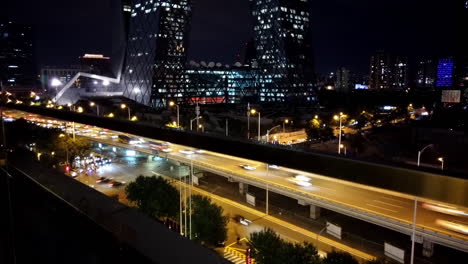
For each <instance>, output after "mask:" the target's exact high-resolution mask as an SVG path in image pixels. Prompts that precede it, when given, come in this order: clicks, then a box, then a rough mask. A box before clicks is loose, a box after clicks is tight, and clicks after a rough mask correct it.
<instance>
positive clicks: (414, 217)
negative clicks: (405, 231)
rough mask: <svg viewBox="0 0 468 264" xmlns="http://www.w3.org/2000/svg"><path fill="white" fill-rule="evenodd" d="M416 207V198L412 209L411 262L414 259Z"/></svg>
mask: <svg viewBox="0 0 468 264" xmlns="http://www.w3.org/2000/svg"><path fill="white" fill-rule="evenodd" d="M417 209H418V198H415V199H414V211H413V232H412V234H411V260H410V263H411V264H413V261H414V240H415V238H416V212H417Z"/></svg>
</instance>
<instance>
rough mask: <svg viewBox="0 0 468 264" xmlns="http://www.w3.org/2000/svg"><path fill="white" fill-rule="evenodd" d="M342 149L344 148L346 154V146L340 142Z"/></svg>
mask: <svg viewBox="0 0 468 264" xmlns="http://www.w3.org/2000/svg"><path fill="white" fill-rule="evenodd" d="M340 149H343V150H344V154H345V156H346V146H345V145H344V144H340Z"/></svg>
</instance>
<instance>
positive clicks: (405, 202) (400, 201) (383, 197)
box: [380, 196, 412, 204]
mask: <svg viewBox="0 0 468 264" xmlns="http://www.w3.org/2000/svg"><path fill="white" fill-rule="evenodd" d="M380 198H382V199H386V200H391V201H395V202H399V203H404V204H411V203H412V202H408V201H402V200H397V199H393V198H389V197H385V196H382V197H380Z"/></svg>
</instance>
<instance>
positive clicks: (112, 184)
mask: <svg viewBox="0 0 468 264" xmlns="http://www.w3.org/2000/svg"><path fill="white" fill-rule="evenodd" d="M124 184H125V182H120V181H110V182H109V183H108V185H109V186H110V187H119V186H122V185H124Z"/></svg>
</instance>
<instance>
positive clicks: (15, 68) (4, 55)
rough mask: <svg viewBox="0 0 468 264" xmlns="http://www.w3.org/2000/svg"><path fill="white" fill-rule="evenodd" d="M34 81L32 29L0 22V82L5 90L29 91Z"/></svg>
mask: <svg viewBox="0 0 468 264" xmlns="http://www.w3.org/2000/svg"><path fill="white" fill-rule="evenodd" d="M35 80H36V73H35V66H34V59H33V43H32V27H30V26H28V25H21V24H17V23H13V22H10V21H7V22H1V21H0V82H1V83H2V86H3V88H6V89H22V88H28V89H31V88H32V87H34V84H35Z"/></svg>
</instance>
